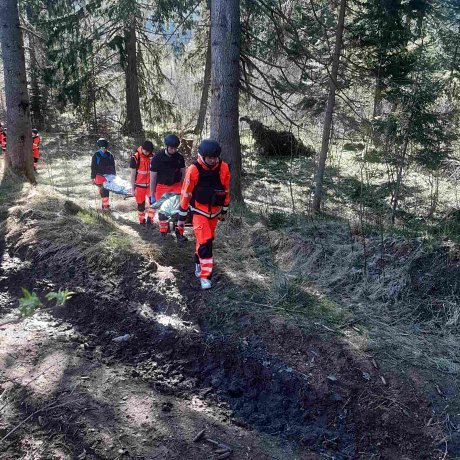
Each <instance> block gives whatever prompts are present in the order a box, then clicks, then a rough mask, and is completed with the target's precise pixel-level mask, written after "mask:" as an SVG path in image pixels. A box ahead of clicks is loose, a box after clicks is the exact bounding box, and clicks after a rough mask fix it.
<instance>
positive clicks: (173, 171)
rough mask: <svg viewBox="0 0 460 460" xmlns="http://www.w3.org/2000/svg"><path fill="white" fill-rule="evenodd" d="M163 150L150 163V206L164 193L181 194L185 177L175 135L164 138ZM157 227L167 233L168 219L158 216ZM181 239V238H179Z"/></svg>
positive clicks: (183, 164) (178, 229)
mask: <svg viewBox="0 0 460 460" xmlns="http://www.w3.org/2000/svg"><path fill="white" fill-rule="evenodd" d="M164 143H165V148H164V149H161V150H159V151H158V152H157V153H156V154H155V156H154V157H153V158H152V161H151V163H150V204H152V205H153V204H154V203H155V202H156V201H157V200H159V199H160V198H161V197H162V196H163V195H164V194H165V193H177V194H179V193H181V189H182V182H183V180H184V176H185V159H184V157H183V156H182V155H181V154H180V153H179V152H178V151H177V149H178V147H179V145H180V139H179V138H178V137H177V136H176V135H175V134H168V135H167V136H166V137H165V138H164ZM158 225H159V227H160V232H161V234H162V235H166V234H167V233H168V231H169V224H168V217H167V216H164V215H162V214H161V213H159V214H158ZM177 233H179V234H180V236H181V237H182V236H183V228H176V234H177ZM179 239H181V238H179Z"/></svg>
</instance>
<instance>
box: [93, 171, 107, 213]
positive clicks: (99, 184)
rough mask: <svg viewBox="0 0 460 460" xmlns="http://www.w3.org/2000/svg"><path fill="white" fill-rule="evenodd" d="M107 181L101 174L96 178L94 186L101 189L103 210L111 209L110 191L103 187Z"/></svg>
mask: <svg viewBox="0 0 460 460" xmlns="http://www.w3.org/2000/svg"><path fill="white" fill-rule="evenodd" d="M106 180H107V179H106V178H105V177H104V176H101V175H99V174H98V175H97V176H96V177H95V178H94V185H96V186H97V188H98V189H99V196H100V197H101V201H102V209H108V208H110V200H109V195H110V194H109V191H108V190H107V189H106V188H104V187H103V186H102V184H103V183H104V182H105V181H106Z"/></svg>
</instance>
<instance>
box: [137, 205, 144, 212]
mask: <svg viewBox="0 0 460 460" xmlns="http://www.w3.org/2000/svg"><path fill="white" fill-rule="evenodd" d="M137 210H138V211H140V212H144V211H145V203H137Z"/></svg>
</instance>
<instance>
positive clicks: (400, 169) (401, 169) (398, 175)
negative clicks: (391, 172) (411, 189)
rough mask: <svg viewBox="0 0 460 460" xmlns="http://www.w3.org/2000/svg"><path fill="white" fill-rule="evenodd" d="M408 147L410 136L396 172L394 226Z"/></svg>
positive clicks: (405, 142) (392, 221)
mask: <svg viewBox="0 0 460 460" xmlns="http://www.w3.org/2000/svg"><path fill="white" fill-rule="evenodd" d="M408 129H409V128H408ZM408 146H409V136H407V135H406V138H405V140H404V144H403V148H402V150H401V155H400V158H399V165H398V169H397V172H396V185H395V191H394V195H393V204H392V209H391V223H392V224H394V223H395V220H396V212H397V210H398V205H399V197H400V191H401V184H402V178H403V172H404V166H405V163H406V155H407V147H408Z"/></svg>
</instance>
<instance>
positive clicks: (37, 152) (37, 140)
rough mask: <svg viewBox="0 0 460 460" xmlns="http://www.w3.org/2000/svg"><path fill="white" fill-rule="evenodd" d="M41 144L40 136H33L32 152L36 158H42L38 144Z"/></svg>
mask: <svg viewBox="0 0 460 460" xmlns="http://www.w3.org/2000/svg"><path fill="white" fill-rule="evenodd" d="M39 145H40V136H33V137H32V153H33V155H34V158H40V150H39V148H38V146H39Z"/></svg>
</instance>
